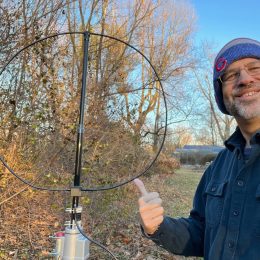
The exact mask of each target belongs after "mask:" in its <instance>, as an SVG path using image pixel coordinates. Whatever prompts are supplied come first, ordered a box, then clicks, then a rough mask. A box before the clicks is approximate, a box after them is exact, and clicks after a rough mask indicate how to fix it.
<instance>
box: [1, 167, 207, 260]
mask: <svg viewBox="0 0 260 260" xmlns="http://www.w3.org/2000/svg"><path fill="white" fill-rule="evenodd" d="M201 175H202V171H200V172H199V171H192V170H191V169H188V168H181V169H180V170H177V171H176V172H175V173H174V174H169V173H168V174H165V173H160V174H157V173H155V174H151V175H149V176H144V177H142V178H141V179H142V180H143V182H144V184H145V186H146V188H147V190H148V191H157V192H159V193H160V196H161V198H162V200H163V206H164V209H165V212H166V214H167V215H170V216H172V217H179V216H183V217H185V216H188V214H189V211H190V209H191V207H192V199H193V195H194V192H195V189H196V187H197V184H198V182H199V180H200V178H201ZM123 189H125V190H124V191H123ZM47 194H48V193H46V195H47ZM91 194H92V193H91ZM102 194H103V195H104V196H103V197H100V196H101V195H102ZM38 195H39V194H38ZM88 195H89V196H90V194H88ZM92 195H93V201H94V204H93V205H92V207H94V209H96V210H94V213H95V214H94V215H93V216H92V215H91V217H89V218H85V220H86V222H87V223H86V222H85V225H84V230H87V227H88V228H89V229H88V234H90V236H91V237H92V238H93V239H95V240H97V241H99V242H101V243H102V244H104V245H105V246H106V247H108V248H109V249H110V250H111V251H112V252H113V253H114V254H115V255H116V256H117V258H118V259H119V260H183V259H189V260H192V259H197V260H198V259H199V258H185V257H181V256H174V255H172V254H170V253H168V252H167V251H166V250H163V249H161V248H159V247H158V246H155V245H154V243H153V242H152V241H150V240H148V239H146V238H144V237H143V236H142V234H141V231H140V225H139V218H138V206H137V200H138V197H139V192H138V191H137V189H136V187H135V185H134V184H133V183H129V184H128V185H127V186H126V187H125V188H123V187H121V188H119V189H116V190H115V191H113V194H112V193H111V192H102V193H97V194H96V193H95V194H92ZM98 195H99V196H98ZM112 195H113V196H114V197H113V198H114V199H113V200H111V196H112ZM108 198H110V200H109V203H108V202H107V200H108ZM54 200H55V201H56V199H55V198H54ZM29 201H30V203H31V204H32V202H31V200H29ZM82 202H83V198H82ZM34 208H35V210H34V212H36V213H37V214H36V215H32V216H31V220H30V221H31V222H32V221H34V222H35V223H36V224H35V225H36V227H37V230H36V231H39V230H42V231H44V234H40V235H41V237H38V236H31V237H29V238H30V242H31V245H29V246H28V237H27V236H26V234H27V233H26V230H27V229H26V227H27V226H28V225H25V226H24V227H19V228H17V230H16V229H14V228H13V227H12V228H13V229H14V230H12V231H10V230H9V233H10V235H12V237H11V236H10V238H15V239H17V240H19V245H17V243H11V240H9V241H3V242H4V244H2V245H1V247H0V259H6V260H11V259H21V260H31V259H36V260H38V259H39V260H43V259H48V260H49V259H51V258H49V257H46V256H45V257H44V256H43V255H45V252H46V251H51V250H52V248H53V246H54V245H53V244H51V243H48V244H47V241H48V236H47V234H48V230H46V224H45V223H43V224H41V223H40V222H39V220H41V221H42V219H41V218H40V216H44V217H46V216H47V214H46V213H45V212H43V211H42V208H36V206H34ZM89 210H91V207H88V206H87V205H84V212H89ZM31 214H33V212H31ZM52 214H53V212H52V213H51V214H50V215H52ZM17 217H18V216H17ZM83 220H84V217H83ZM14 221H15V223H17V222H19V219H18V218H16V219H15V220H14ZM37 221H38V222H37ZM55 221H56V220H55ZM57 221H60V225H62V226H63V222H62V219H59V218H58V220H57ZM31 222H30V223H31ZM46 223H47V224H48V225H50V227H49V229H50V230H52V229H54V227H53V225H54V222H53V221H47V222H46ZM25 224H26V223H25ZM4 227H8V225H7V224H5V226H4ZM22 231H23V232H24V233H22ZM34 232H35V231H34V230H32V231H31V234H34ZM19 234H25V235H23V236H21V235H19ZM37 234H38V233H37ZM0 239H1V235H0ZM15 250H17V252H18V257H17V258H13V256H12V255H10V252H15ZM25 252H27V253H26V255H25ZM32 253H33V255H32ZM96 259H102V260H109V259H111V257H110V256H109V255H108V254H107V253H106V252H104V250H103V249H101V248H99V247H97V246H95V245H93V243H91V248H90V258H89V260H96Z"/></svg>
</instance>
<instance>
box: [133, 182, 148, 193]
mask: <svg viewBox="0 0 260 260" xmlns="http://www.w3.org/2000/svg"><path fill="white" fill-rule="evenodd" d="M134 183H135V185H136V186H137V188H138V190H139V191H140V192H141V194H142V196H145V195H147V194H148V192H147V190H146V188H145V186H144V183H143V182H142V181H141V180H140V179H134Z"/></svg>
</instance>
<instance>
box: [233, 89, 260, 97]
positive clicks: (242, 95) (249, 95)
mask: <svg viewBox="0 0 260 260" xmlns="http://www.w3.org/2000/svg"><path fill="white" fill-rule="evenodd" d="M257 94H259V91H249V92H246V93H240V94H239V95H237V97H238V98H246V97H252V96H255V95H257Z"/></svg>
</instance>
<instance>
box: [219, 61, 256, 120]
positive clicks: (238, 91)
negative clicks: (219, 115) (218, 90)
mask: <svg viewBox="0 0 260 260" xmlns="http://www.w3.org/2000/svg"><path fill="white" fill-rule="evenodd" d="M225 79H226V81H225ZM223 80H224V82H223V84H222V91H223V99H224V104H225V106H226V108H227V111H228V112H229V113H230V114H231V115H233V116H235V117H238V118H242V119H246V120H250V119H253V118H260V60H258V59H254V58H245V59H241V60H238V61H236V62H234V63H232V64H231V65H229V66H228V68H227V69H226V71H225V78H223Z"/></svg>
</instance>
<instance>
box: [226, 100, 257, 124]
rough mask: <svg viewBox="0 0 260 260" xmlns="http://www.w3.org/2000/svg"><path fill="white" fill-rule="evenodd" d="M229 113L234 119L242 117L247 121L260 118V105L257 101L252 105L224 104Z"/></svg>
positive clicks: (239, 103) (251, 103) (240, 103)
mask: <svg viewBox="0 0 260 260" xmlns="http://www.w3.org/2000/svg"><path fill="white" fill-rule="evenodd" d="M224 103H225V106H226V108H227V111H228V112H229V113H230V115H232V116H234V117H241V118H244V119H246V120H249V119H253V118H255V117H260V104H259V103H257V102H256V101H254V102H250V103H242V102H236V101H235V102H232V103H230V102H228V101H226V102H224Z"/></svg>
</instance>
